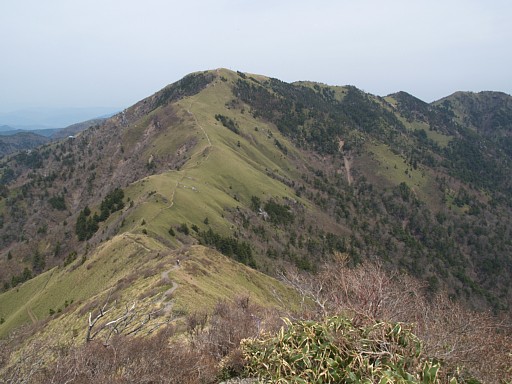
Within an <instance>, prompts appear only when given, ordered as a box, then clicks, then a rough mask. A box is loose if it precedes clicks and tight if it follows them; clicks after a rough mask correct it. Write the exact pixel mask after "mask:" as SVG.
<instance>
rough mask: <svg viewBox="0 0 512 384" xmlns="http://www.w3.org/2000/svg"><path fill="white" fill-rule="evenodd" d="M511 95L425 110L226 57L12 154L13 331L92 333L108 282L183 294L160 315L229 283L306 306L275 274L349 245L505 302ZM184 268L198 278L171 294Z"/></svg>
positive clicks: (351, 251)
mask: <svg viewBox="0 0 512 384" xmlns="http://www.w3.org/2000/svg"><path fill="white" fill-rule="evenodd" d="M510 103H511V97H510V96H508V95H505V94H499V93H483V94H472V93H460V94H459V93H458V94H455V95H452V96H449V97H448V98H445V99H442V100H440V101H438V102H434V103H430V104H429V103H425V102H423V101H421V100H419V99H417V98H415V97H414V96H412V95H409V94H407V93H405V92H398V93H395V94H392V95H388V96H386V97H379V96H375V95H371V94H368V93H365V92H363V91H361V90H359V89H357V88H356V87H353V86H345V87H333V86H328V85H325V84H319V83H314V82H298V83H293V84H289V83H285V82H282V81H280V80H278V79H272V78H268V77H265V76H261V75H253V74H245V73H241V72H232V71H228V70H225V69H218V70H212V71H205V72H198V73H194V74H191V75H188V76H186V77H185V78H183V79H182V80H180V81H178V82H176V83H174V84H171V85H169V86H167V87H165V88H164V89H162V90H161V91H159V92H157V93H155V94H154V95H152V96H150V97H148V98H146V99H144V100H141V101H140V102H138V103H136V104H135V105H133V106H132V107H130V108H127V109H126V110H124V111H122V112H120V113H118V114H116V115H114V116H112V117H110V118H108V119H106V120H104V121H100V122H97V123H96V124H94V125H92V126H90V127H89V128H88V129H86V130H84V131H82V132H79V133H77V134H76V135H68V136H72V137H66V138H64V139H62V140H61V141H58V142H53V143H47V144H44V145H42V146H40V147H38V148H37V149H34V150H32V151H30V152H22V153H18V154H15V155H12V156H10V157H9V158H4V159H3V160H2V161H1V162H0V169H1V171H0V174H1V177H0V182H1V185H2V187H1V196H2V200H1V201H0V210H1V211H0V212H1V215H0V218H1V220H0V224H1V227H0V233H1V236H0V248H1V257H0V281H1V282H2V284H3V287H4V290H5V292H4V293H3V294H1V295H0V303H1V304H2V305H0V308H1V309H0V311H2V312H1V313H0V316H1V317H2V318H3V320H4V321H3V324H2V325H0V335H6V334H7V333H8V332H9V331H10V330H12V329H15V328H16V327H18V326H19V325H21V324H23V323H28V322H37V320H40V319H48V321H49V323H48V326H47V328H45V329H46V331H44V332H47V334H46V337H48V338H51V337H52V336H51V335H52V334H62V335H64V334H69V333H70V332H71V334H72V335H73V334H77V335H78V334H79V335H80V338H81V340H83V339H85V331H86V330H85V327H82V326H80V325H79V324H80V319H82V320H83V318H84V316H86V315H87V313H88V312H91V310H92V309H95V308H98V307H101V303H103V302H105V300H106V301H107V302H108V301H109V300H108V298H109V297H110V295H114V294H115V296H116V297H117V299H118V300H119V301H120V302H123V303H125V304H126V305H128V301H130V300H129V298H134V300H135V302H136V303H138V304H139V305H140V306H142V307H141V308H145V309H146V310H147V311H150V310H151V308H152V306H156V307H158V308H160V309H161V308H162V306H164V307H165V306H166V305H167V303H168V302H169V301H171V302H172V303H173V304H172V305H173V306H174V307H173V308H174V309H173V310H169V313H166V315H165V316H167V315H168V316H171V315H172V316H176V317H179V316H183V315H184V314H185V315H190V314H192V313H195V312H197V311H201V310H205V309H208V308H209V309H211V308H212V307H213V306H214V303H215V301H216V300H219V299H227V298H230V299H232V298H233V297H234V296H235V295H234V291H241V292H244V293H247V294H248V295H249V296H251V297H253V298H254V300H257V301H258V303H260V304H261V305H265V304H266V305H268V307H269V308H270V307H273V308H281V309H287V310H289V311H293V310H294V309H296V308H297V307H298V306H299V305H300V300H301V298H299V297H296V296H294V294H292V293H290V292H288V291H287V289H288V288H287V287H286V286H284V285H283V283H282V282H279V281H277V280H275V279H273V278H277V277H280V273H279V272H280V271H282V270H284V269H286V268H289V267H296V268H298V269H299V270H301V271H306V272H310V273H312V274H315V273H317V272H318V271H319V269H320V268H321V266H322V265H323V264H324V263H329V262H336V259H337V257H339V255H343V257H344V260H346V261H347V263H348V265H350V266H351V267H355V266H357V265H361V263H364V262H365V261H366V260H373V261H376V260H378V261H379V262H380V263H381V264H382V265H383V267H384V268H386V270H387V271H390V274H391V273H407V274H408V275H410V276H413V277H414V278H416V279H419V281H422V282H424V284H425V292H426V294H428V295H431V296H433V295H436V294H437V293H439V292H445V291H446V292H448V293H449V294H450V296H451V298H452V299H453V300H456V301H457V302H459V303H462V304H464V305H467V306H469V307H473V308H479V309H489V308H491V309H493V310H494V311H495V312H496V313H500V312H506V311H508V310H510V305H511V303H512V289H511V288H512V287H511V279H510V276H511V275H512V241H511V238H512V237H511V236H510V235H511V232H512V180H511V179H510V169H511V165H512V153H511V148H512V146H511V145H510V141H509V140H510V123H511V122H512V117H511V116H510V114H509V111H510V110H509V106H510ZM212 248H213V249H215V250H216V251H213V250H212ZM220 254H223V255H224V256H222V255H220ZM205 255H208V256H205ZM177 259H182V260H183V266H182V269H180V268H178V269H172V268H173V266H174V265H176V260H177ZM256 270H257V271H259V272H256ZM392 271H394V272H392ZM260 272H263V273H264V274H266V275H263V274H261V273H260ZM162 274H163V275H162ZM272 277H273V278H272ZM172 281H174V282H177V284H178V285H179V286H180V287H184V286H185V285H186V284H187V287H188V288H187V289H179V288H178V289H177V290H176V292H175V293H174V291H170V292H171V293H172V295H171V293H169V296H171V297H172V300H168V298H166V297H163V296H165V295H162V294H163V293H165V292H168V290H172V289H173V287H175V285H174V284H173V283H172ZM106 298H107V299H106ZM169 305H171V304H169ZM121 307H122V306H121ZM68 308H69V309H68ZM126 308H128V307H126ZM59 310H60V311H59ZM117 310H118V311H121V309H120V308H118V309H117ZM269 310H270V309H269ZM173 311H174V312H173ZM56 313H57V316H62V317H60V320H59V321H53V320H54V319H56V318H55V317H53V316H55V315H56ZM61 313H62V315H60V314H61ZM116 313H119V314H120V313H121V312H116ZM165 316H164V317H165ZM172 316H171V317H169V318H174V317H172ZM169 321H170V320H169Z"/></svg>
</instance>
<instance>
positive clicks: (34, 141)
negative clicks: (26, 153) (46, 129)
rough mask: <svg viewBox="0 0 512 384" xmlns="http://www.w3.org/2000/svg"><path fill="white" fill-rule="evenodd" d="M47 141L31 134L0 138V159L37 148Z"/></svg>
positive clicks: (20, 133)
mask: <svg viewBox="0 0 512 384" xmlns="http://www.w3.org/2000/svg"><path fill="white" fill-rule="evenodd" d="M48 141H49V140H48V139H47V138H46V137H44V136H41V135H38V134H36V133H32V132H18V133H15V134H12V135H8V136H0V157H3V156H5V155H7V154H10V153H13V152H16V151H20V150H24V149H31V148H35V147H38V146H40V145H42V144H44V143H47V142H48Z"/></svg>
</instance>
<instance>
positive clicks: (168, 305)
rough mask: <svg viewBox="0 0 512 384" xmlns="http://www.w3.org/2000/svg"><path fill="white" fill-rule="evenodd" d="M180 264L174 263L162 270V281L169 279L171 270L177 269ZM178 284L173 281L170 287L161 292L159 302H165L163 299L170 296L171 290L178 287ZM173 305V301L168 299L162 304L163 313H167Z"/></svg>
mask: <svg viewBox="0 0 512 384" xmlns="http://www.w3.org/2000/svg"><path fill="white" fill-rule="evenodd" d="M179 267H180V266H179V265H175V266H174V267H172V268H170V269H168V270H167V271H164V272H162V280H163V281H166V280H169V273H170V272H171V271H174V270H176V269H178V268H179ZM179 286H180V285H179V284H178V283H176V282H175V281H173V282H172V287H171V288H169V289H168V290H167V291H165V292H164V293H163V294H162V299H161V300H160V303H164V302H165V299H167V298H168V297H170V296H171V295H172V294H173V292H174V291H175V290H176V289H177V288H178V287H179ZM173 305H174V302H173V301H172V300H170V301H168V302H167V303H166V304H165V306H164V313H165V314H166V315H167V314H169V313H170V312H171V310H172V307H173Z"/></svg>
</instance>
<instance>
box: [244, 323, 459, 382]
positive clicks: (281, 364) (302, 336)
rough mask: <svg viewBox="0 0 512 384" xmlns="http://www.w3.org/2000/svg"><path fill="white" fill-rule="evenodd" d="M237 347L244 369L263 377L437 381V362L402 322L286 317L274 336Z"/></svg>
mask: <svg viewBox="0 0 512 384" xmlns="http://www.w3.org/2000/svg"><path fill="white" fill-rule="evenodd" d="M242 351H243V355H244V357H245V359H246V362H247V365H246V373H247V374H248V375H249V376H258V377H259V378H260V379H261V380H263V381H265V382H273V383H424V384H426V383H438V382H440V379H439V377H438V372H439V369H440V363H439V362H436V361H433V360H431V359H429V358H427V357H426V356H424V355H423V353H422V348H421V343H420V341H419V339H418V338H417V337H416V336H415V335H414V334H413V333H412V332H411V331H410V329H409V328H407V326H406V325H404V324H401V323H387V322H377V323H374V324H372V325H369V326H356V325H355V324H354V323H353V322H352V321H351V320H349V319H347V318H344V317H340V316H334V317H329V318H326V319H325V320H323V321H320V322H318V321H298V322H295V323H291V322H290V321H287V327H286V328H284V327H283V328H281V330H280V331H279V332H278V333H277V334H276V335H267V336H266V337H260V338H256V339H247V340H244V341H243V342H242ZM453 382H456V381H455V379H454V380H453Z"/></svg>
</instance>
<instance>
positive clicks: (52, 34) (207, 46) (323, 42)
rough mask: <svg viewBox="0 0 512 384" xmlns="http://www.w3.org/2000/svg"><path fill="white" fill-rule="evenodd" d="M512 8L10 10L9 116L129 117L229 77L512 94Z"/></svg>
mask: <svg viewBox="0 0 512 384" xmlns="http://www.w3.org/2000/svg"><path fill="white" fill-rule="evenodd" d="M511 19H512V2H511V1H510V0H421V1H420V0H388V1H382V0H350V1H349V0H338V1H335V0H314V1H313V0H311V1H305V0H283V1H280V0H272V1H270V0H259V1H256V0H254V1H250V0H215V1H199V0H185V1H184V0H180V1H174V0H138V1H135V0H44V1H42V0H16V1H14V0H0V111H9V110H14V109H18V108H23V107H71V106H74V107H91V106H103V107H121V108H123V107H127V106H129V105H131V104H133V103H134V102H136V101H138V100H140V99H142V98H144V97H146V96H149V95H151V94H152V93H154V92H156V91H157V90H159V89H161V88H162V87H164V86H165V85H167V84H169V83H172V82H174V81H176V80H178V79H180V78H181V77H183V76H184V75H186V74H187V73H190V72H193V71H198V70H205V69H213V68H218V67H226V68H230V69H234V70H241V71H244V72H252V73H258V74H264V75H268V76H272V77H277V78H279V79H282V80H284V81H296V80H315V81H319V82H324V83H328V84H331V85H345V84H352V85H355V86H357V87H359V88H361V89H363V90H365V91H367V92H371V93H374V94H378V95H386V94H389V93H392V92H395V91H398V90H404V91H407V92H409V93H412V94H413V95H415V96H417V97H419V98H421V99H423V100H425V101H433V100H435V99H439V98H441V97H443V96H447V95H449V94H451V93H453V92H454V91H457V90H469V91H481V90H498V91H503V92H506V93H509V94H510V93H512V49H511V47H512V22H511Z"/></svg>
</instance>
